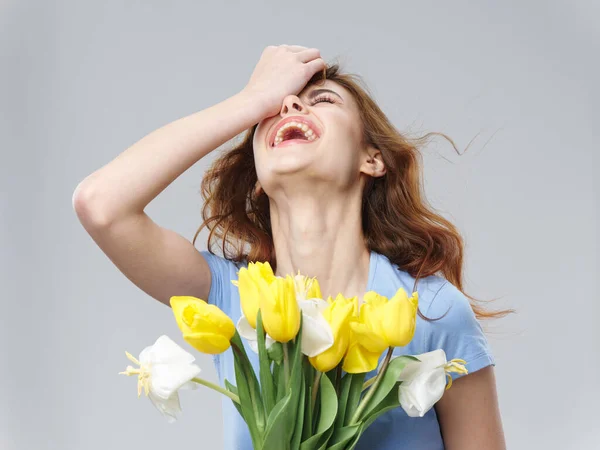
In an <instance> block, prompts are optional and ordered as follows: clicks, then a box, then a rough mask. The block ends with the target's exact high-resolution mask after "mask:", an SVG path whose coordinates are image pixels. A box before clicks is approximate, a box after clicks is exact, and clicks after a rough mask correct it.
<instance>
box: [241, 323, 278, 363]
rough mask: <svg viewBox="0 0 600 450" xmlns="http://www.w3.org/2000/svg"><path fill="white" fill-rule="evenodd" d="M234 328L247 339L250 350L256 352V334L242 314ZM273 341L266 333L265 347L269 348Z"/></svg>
mask: <svg viewBox="0 0 600 450" xmlns="http://www.w3.org/2000/svg"><path fill="white" fill-rule="evenodd" d="M236 328H237V330H238V333H239V334H240V336H241V337H242V338H244V339H246V341H248V345H249V346H250V348H251V349H252V351H253V352H254V353H256V354H258V334H257V332H256V330H255V329H254V328H252V325H250V323H248V320H247V319H246V318H245V317H244V316H243V315H242V316H241V317H240V320H238V323H237V325H236ZM274 342H275V341H274V340H273V339H272V338H271V336H269V335H268V334H267V335H266V337H265V347H266V348H269V347H270V346H271V345H273V343H274Z"/></svg>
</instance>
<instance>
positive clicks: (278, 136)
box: [271, 120, 319, 147]
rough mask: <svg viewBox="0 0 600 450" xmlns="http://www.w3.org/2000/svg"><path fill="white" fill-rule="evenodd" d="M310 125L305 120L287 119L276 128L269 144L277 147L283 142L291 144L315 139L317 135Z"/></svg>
mask: <svg viewBox="0 0 600 450" xmlns="http://www.w3.org/2000/svg"><path fill="white" fill-rule="evenodd" d="M311 125H312V124H310V123H309V122H305V121H299V120H290V121H287V122H285V123H284V124H283V125H281V126H280V127H279V129H277V133H275V135H274V136H273V137H272V142H271V145H272V146H273V147H277V146H279V145H281V144H283V143H284V142H285V143H287V144H291V143H309V142H312V141H315V140H317V139H318V138H319V135H318V133H317V132H316V131H315V129H314V128H313V126H311Z"/></svg>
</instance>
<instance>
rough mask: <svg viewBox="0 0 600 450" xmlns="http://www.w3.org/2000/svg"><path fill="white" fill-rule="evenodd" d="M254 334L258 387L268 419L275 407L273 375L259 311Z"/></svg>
mask: <svg viewBox="0 0 600 450" xmlns="http://www.w3.org/2000/svg"><path fill="white" fill-rule="evenodd" d="M256 333H257V335H258V360H259V373H260V387H261V392H262V399H263V404H264V407H265V415H266V416H267V417H268V416H269V414H270V413H271V410H272V409H273V407H274V406H275V386H274V384H273V375H272V374H271V363H270V361H269V356H268V355H267V348H266V345H265V331H264V329H263V324H262V315H261V313H260V309H259V310H258V314H257V316H256Z"/></svg>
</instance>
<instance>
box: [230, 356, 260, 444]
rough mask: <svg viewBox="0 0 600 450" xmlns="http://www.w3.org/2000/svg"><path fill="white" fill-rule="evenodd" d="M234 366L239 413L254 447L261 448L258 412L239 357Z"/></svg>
mask: <svg viewBox="0 0 600 450" xmlns="http://www.w3.org/2000/svg"><path fill="white" fill-rule="evenodd" d="M234 355H235V353H234ZM233 365H234V369H235V379H236V382H237V391H238V395H239V397H240V407H239V409H238V411H240V414H241V416H242V418H243V419H244V421H245V422H246V424H247V425H248V430H249V431H250V437H251V438H252V444H253V447H254V448H260V446H261V442H262V439H261V432H260V431H259V428H258V423H257V419H256V415H257V412H256V408H255V405H254V403H253V401H252V396H251V394H250V387H249V385H248V380H247V379H246V373H245V370H244V369H243V367H242V363H241V362H240V361H239V358H238V357H237V356H234V361H233ZM261 412H263V411H261Z"/></svg>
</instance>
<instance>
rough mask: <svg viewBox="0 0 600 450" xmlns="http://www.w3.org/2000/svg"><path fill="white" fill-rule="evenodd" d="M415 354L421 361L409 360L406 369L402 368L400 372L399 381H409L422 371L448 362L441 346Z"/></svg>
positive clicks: (427, 370)
mask: <svg viewBox="0 0 600 450" xmlns="http://www.w3.org/2000/svg"><path fill="white" fill-rule="evenodd" d="M413 356H415V357H416V358H418V359H419V361H411V362H409V363H408V364H407V365H406V366H405V367H404V369H402V372H400V376H399V377H398V381H409V380H411V379H413V378H415V377H416V376H417V375H419V374H420V373H423V372H429V371H431V370H433V369H435V368H436V367H439V366H442V365H444V364H446V353H445V352H444V350H443V349H441V348H440V349H437V350H434V351H432V352H427V353H421V354H420V355H413Z"/></svg>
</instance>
